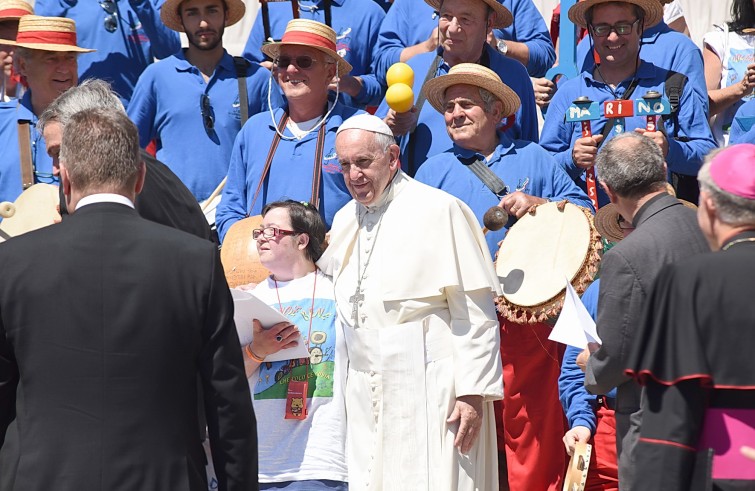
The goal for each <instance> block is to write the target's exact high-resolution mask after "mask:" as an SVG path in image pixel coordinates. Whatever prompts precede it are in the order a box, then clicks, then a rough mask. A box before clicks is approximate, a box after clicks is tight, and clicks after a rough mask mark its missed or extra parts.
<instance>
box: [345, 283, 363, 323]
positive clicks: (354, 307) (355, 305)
mask: <svg viewBox="0 0 755 491" xmlns="http://www.w3.org/2000/svg"><path fill="white" fill-rule="evenodd" d="M360 287H361V285H357V289H356V290H355V291H354V294H353V295H352V296H350V297H349V302H351V320H352V321H354V326H355V327H356V325H357V324H358V322H357V316H358V315H359V302H361V301H362V300H364V294H363V293H360V292H359V288H360Z"/></svg>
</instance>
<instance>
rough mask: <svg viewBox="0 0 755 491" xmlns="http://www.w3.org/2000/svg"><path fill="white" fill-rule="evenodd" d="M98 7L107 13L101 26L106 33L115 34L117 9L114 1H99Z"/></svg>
mask: <svg viewBox="0 0 755 491" xmlns="http://www.w3.org/2000/svg"><path fill="white" fill-rule="evenodd" d="M100 7H102V10H104V11H105V12H107V13H108V16H107V17H105V20H104V21H103V23H102V24H103V25H104V26H105V30H106V31H107V32H115V31H116V29H118V8H117V6H116V5H115V1H114V0H100Z"/></svg>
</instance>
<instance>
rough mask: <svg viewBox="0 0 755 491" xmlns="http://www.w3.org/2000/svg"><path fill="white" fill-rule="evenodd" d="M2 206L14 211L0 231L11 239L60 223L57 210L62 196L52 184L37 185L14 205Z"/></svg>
mask: <svg viewBox="0 0 755 491" xmlns="http://www.w3.org/2000/svg"><path fill="white" fill-rule="evenodd" d="M2 204H3V206H5V207H7V208H8V209H9V210H8V211H11V209H12V213H10V216H8V217H7V218H3V221H2V222H0V230H2V231H3V232H5V233H6V234H8V235H9V236H11V237H15V236H17V235H21V234H25V233H26V232H31V231H32V230H37V229H39V228H42V227H46V226H48V225H52V224H53V223H56V222H59V221H60V213H58V208H57V207H58V205H59V204H60V195H59V194H58V187H57V186H53V185H52V184H41V183H40V184H35V185H33V186H31V187H30V188H29V189H27V190H26V191H24V192H23V193H21V195H20V196H19V197H18V198H16V201H15V202H14V203H13V204H12V205H10V204H9V203H6V202H3V203H2ZM3 216H5V213H4V214H3ZM0 240H2V239H0Z"/></svg>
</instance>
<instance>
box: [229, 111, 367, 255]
mask: <svg viewBox="0 0 755 491" xmlns="http://www.w3.org/2000/svg"><path fill="white" fill-rule="evenodd" d="M363 112H364V111H361V110H359V109H354V108H353V107H348V106H344V105H343V104H340V103H339V104H337V105H336V106H335V108H333V112H331V113H330V116H328V121H327V122H326V123H325V145H324V146H323V157H322V162H320V163H318V165H321V166H322V176H321V179H320V198H319V204H318V209H319V211H320V214H321V215H322V217H323V218H324V219H325V224H326V225H327V227H328V228H330V225H331V224H332V222H333V216H334V215H335V214H336V212H337V211H338V210H340V209H341V208H342V207H343V205H345V204H346V203H348V202H349V201H350V200H351V195H350V194H349V190H348V189H347V188H346V184H345V183H344V180H343V175H342V174H341V164H340V163H339V162H338V156H337V155H336V131H337V130H338V127H339V126H341V123H343V122H344V121H345V120H347V119H348V118H350V117H351V116H354V115H356V114H360V113H363ZM273 114H274V117H275V124H276V125H277V124H278V123H279V122H280V120H281V117H282V116H283V109H276V110H275V111H274V113H273ZM283 134H284V135H285V136H288V137H291V136H292V134H291V131H290V130H289V129H288V128H285V129H284V131H283ZM317 134H318V131H317V130H315V131H312V132H310V133H309V134H308V135H307V136H305V137H304V138H302V139H301V140H284V139H282V138H281V140H280V142H279V143H278V148H277V150H276V151H275V155H274V156H273V161H272V163H271V165H270V171H269V172H268V174H267V178H266V179H265V182H264V184H263V186H262V188H261V190H260V194H259V196H258V197H257V200H256V202H254V203H253V200H254V194H255V191H256V190H257V187H258V184H259V181H260V177H261V176H262V170H263V169H264V167H265V161H266V159H267V154H268V151H269V149H270V146H271V144H272V142H273V137H274V136H275V126H273V121H272V119H271V117H270V114H269V113H267V112H265V113H260V114H257V115H256V116H254V117H253V118H250V119H249V122H248V123H247V124H245V125H244V127H243V128H242V129H241V132H240V133H239V136H238V137H237V138H236V142H235V143H234V145H233V153H232V154H231V166H230V168H229V169H228V182H227V183H226V185H225V188H224V189H223V198H222V199H221V201H220V204H219V205H218V208H217V210H216V211H215V222H216V224H217V227H218V236H219V237H220V241H221V242H222V241H223V239H224V238H225V234H226V232H228V229H229V228H230V227H231V225H233V224H234V223H236V222H237V221H238V220H241V219H242V218H246V217H247V216H252V215H259V214H260V213H262V208H263V206H265V204H266V203H269V202H272V201H277V200H281V199H295V200H303V201H310V200H311V199H312V177H313V174H314V160H315V152H316V150H317Z"/></svg>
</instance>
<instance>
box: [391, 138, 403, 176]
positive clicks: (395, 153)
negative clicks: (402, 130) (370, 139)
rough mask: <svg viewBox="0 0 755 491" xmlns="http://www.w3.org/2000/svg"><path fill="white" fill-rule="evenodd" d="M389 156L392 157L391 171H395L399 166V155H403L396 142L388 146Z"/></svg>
mask: <svg viewBox="0 0 755 491" xmlns="http://www.w3.org/2000/svg"><path fill="white" fill-rule="evenodd" d="M388 156H389V158H390V161H389V166H390V169H391V171H395V170H396V169H398V168H399V166H400V163H399V157H400V156H401V149H400V148H399V146H398V145H396V144H395V143H394V144H393V145H391V146H390V147H388Z"/></svg>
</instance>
